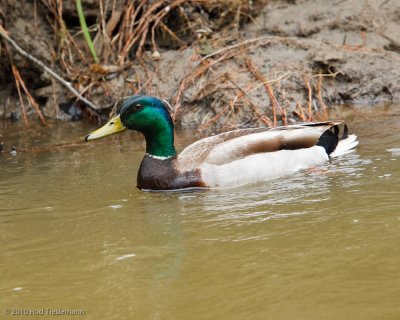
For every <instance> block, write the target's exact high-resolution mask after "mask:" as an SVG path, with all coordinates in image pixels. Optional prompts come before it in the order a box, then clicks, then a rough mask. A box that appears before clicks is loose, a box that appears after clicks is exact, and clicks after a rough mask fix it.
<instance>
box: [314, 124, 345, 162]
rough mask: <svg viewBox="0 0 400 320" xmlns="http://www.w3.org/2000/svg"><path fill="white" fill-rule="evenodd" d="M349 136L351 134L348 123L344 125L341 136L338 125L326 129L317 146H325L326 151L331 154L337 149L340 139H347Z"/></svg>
mask: <svg viewBox="0 0 400 320" xmlns="http://www.w3.org/2000/svg"><path fill="white" fill-rule="evenodd" d="M348 136H349V128H348V127H347V125H344V127H343V133H342V136H341V137H340V138H339V127H338V126H337V125H336V126H333V127H332V128H330V129H328V130H326V131H325V132H324V133H323V134H322V135H321V136H320V137H319V140H318V142H317V146H321V147H323V148H324V149H325V151H326V153H327V154H328V155H330V154H331V153H332V152H333V151H335V149H336V147H337V145H338V143H339V141H340V140H343V139H346V138H347V137H348Z"/></svg>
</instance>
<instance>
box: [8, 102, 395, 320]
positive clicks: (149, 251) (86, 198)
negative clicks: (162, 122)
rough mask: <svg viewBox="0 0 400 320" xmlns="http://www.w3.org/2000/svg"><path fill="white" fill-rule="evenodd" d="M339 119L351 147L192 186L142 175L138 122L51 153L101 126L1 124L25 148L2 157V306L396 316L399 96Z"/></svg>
mask: <svg viewBox="0 0 400 320" xmlns="http://www.w3.org/2000/svg"><path fill="white" fill-rule="evenodd" d="M332 118H345V119H346V120H347V122H348V123H349V126H350V128H351V131H354V132H356V133H357V134H358V136H359V140H360V146H359V147H358V149H357V152H356V153H353V154H351V155H347V156H345V157H344V158H341V159H338V160H334V161H333V162H332V163H329V164H326V165H325V166H322V167H320V168H319V169H317V170H308V171H305V172H301V173H299V174H297V175H294V176H290V177H285V178H281V179H276V180H273V181H269V182H264V183H259V184H257V185H250V186H245V187H241V188H236V189H231V190H213V191H202V192H191V193H183V192H181V193H145V192H142V191H139V190H137V189H136V188H135V182H136V173H137V170H138V166H139V164H140V160H141V157H142V156H143V150H144V143H143V141H142V139H141V137H140V135H139V134H136V133H124V134H123V135H121V136H119V137H114V138H110V139H108V140H104V141H100V142H96V143H90V144H83V145H77V146H73V147H65V146H60V147H58V148H50V149H48V150H47V149H43V148H41V146H48V145H54V144H63V143H71V142H79V141H80V139H81V138H82V137H83V136H85V134H86V133H87V132H89V131H90V130H92V129H94V127H93V125H86V126H82V124H65V125H62V126H59V125H58V126H54V127H53V128H52V129H51V130H50V129H49V128H43V129H40V130H39V132H33V131H29V130H27V129H25V128H23V126H21V125H7V126H5V127H3V128H0V130H1V133H2V135H3V137H4V138H3V139H4V141H5V143H6V144H7V146H11V145H17V146H19V147H20V148H22V147H24V146H25V147H29V150H27V151H26V152H18V153H17V155H16V156H12V155H11V154H9V153H8V152H5V153H3V154H1V155H0V174H1V177H0V203H1V206H0V313H1V316H0V318H1V319H3V318H4V319H7V318H9V319H14V318H16V319H39V318H40V319H54V316H51V315H49V314H44V316H33V315H28V316H11V315H9V316H6V315H5V313H6V312H10V310H11V311H12V310H14V309H24V308H26V309H33V310H41V309H46V310H45V312H47V309H63V310H77V309H79V310H84V313H85V315H83V316H64V317H62V318H63V319H70V318H73V319H119V320H120V319H220V320H224V319H227V320H228V319H229V320H231V319H282V320H286V319H304V320H306V319H307V320H311V319H318V320H319V319H335V320H336V319H352V320H355V319H363V320H365V319H399V318H400V303H399V296H400V203H399V191H400V186H399V182H400V165H399V164H400V139H399V136H400V135H399V134H400V108H399V107H398V106H383V107H373V108H372V107H365V106H364V107H359V108H353V109H341V110H337V111H334V112H333V113H332ZM189 136H190V134H178V136H177V146H178V149H182V148H183V147H184V146H185V145H187V144H188V143H189V142H190V141H193V139H194V138H193V137H189ZM32 148H33V149H32ZM35 148H36V149H35Z"/></svg>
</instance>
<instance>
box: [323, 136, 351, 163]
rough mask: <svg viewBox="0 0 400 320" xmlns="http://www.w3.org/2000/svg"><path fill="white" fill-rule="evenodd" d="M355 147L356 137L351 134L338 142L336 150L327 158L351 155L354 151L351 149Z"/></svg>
mask: <svg viewBox="0 0 400 320" xmlns="http://www.w3.org/2000/svg"><path fill="white" fill-rule="evenodd" d="M357 145H358V140H357V136H356V135H355V134H351V135H349V136H348V137H347V138H346V139H344V140H340V141H339V143H338V145H337V147H336V149H335V150H334V151H333V152H332V153H331V154H330V155H329V156H330V157H331V158H333V157H339V156H343V155H345V154H348V153H351V152H353V151H355V149H353V148H354V147H355V146H357Z"/></svg>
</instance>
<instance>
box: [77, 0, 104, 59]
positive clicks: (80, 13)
mask: <svg viewBox="0 0 400 320" xmlns="http://www.w3.org/2000/svg"><path fill="white" fill-rule="evenodd" d="M76 10H77V11H78V16H79V22H80V24H81V28H82V31H83V34H84V36H85V40H86V43H87V45H88V47H89V50H90V53H91V54H92V56H93V59H94V61H95V62H96V63H98V62H99V60H98V59H97V54H96V50H95V48H94V45H93V41H92V38H91V37H90V33H89V28H88V26H87V24H86V19H85V15H84V13H83V7H82V1H81V0H76Z"/></svg>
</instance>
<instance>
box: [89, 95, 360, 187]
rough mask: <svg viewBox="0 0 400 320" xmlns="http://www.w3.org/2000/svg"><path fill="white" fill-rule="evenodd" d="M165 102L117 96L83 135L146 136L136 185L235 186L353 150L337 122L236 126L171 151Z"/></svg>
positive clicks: (352, 139) (354, 140)
mask: <svg viewBox="0 0 400 320" xmlns="http://www.w3.org/2000/svg"><path fill="white" fill-rule="evenodd" d="M168 106H169V105H168V103H167V102H166V101H164V100H161V99H158V98H156V97H151V96H141V95H136V96H131V97H128V98H125V99H123V100H121V101H120V103H119V105H118V108H117V113H116V115H115V116H114V117H113V118H112V119H111V120H109V121H108V122H107V123H106V124H105V125H104V126H102V127H101V128H99V129H97V130H95V131H93V132H92V133H90V134H89V135H87V136H86V138H85V139H86V141H89V140H95V139H99V138H103V137H106V136H109V135H111V134H114V133H117V132H121V131H123V130H125V129H131V130H136V131H139V132H141V133H142V134H143V135H144V138H145V140H146V155H145V156H144V158H143V160H142V163H141V165H140V168H139V173H138V177H137V187H138V188H139V189H142V190H173V189H183V188H216V187H217V188H225V187H236V186H240V185H244V184H248V183H253V182H257V181H264V180H268V179H271V178H276V177H280V176H284V175H288V174H292V173H294V172H296V171H299V170H301V169H306V168H309V167H313V166H317V165H320V164H323V163H325V162H327V161H328V160H329V159H330V158H332V157H337V156H340V155H343V154H346V153H349V152H351V151H353V148H354V147H355V146H356V145H357V144H358V141H357V136H356V135H354V134H353V135H348V134H347V131H348V130H347V126H346V125H344V133H343V134H342V136H341V137H339V127H338V126H339V125H340V124H342V123H343V121H326V122H314V123H306V124H299V125H291V126H286V127H277V128H255V129H239V130H234V131H229V132H224V133H220V134H217V135H214V136H211V137H208V138H204V139H201V140H199V141H197V142H195V143H193V144H191V145H190V146H188V147H187V148H185V149H184V150H183V151H182V152H181V153H180V154H177V152H176V149H175V146H174V125H173V122H172V119H171V116H170V114H169V111H168Z"/></svg>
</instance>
